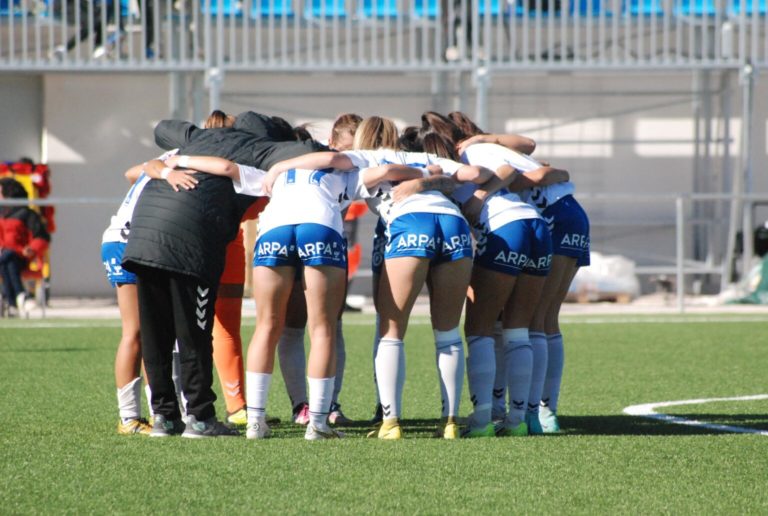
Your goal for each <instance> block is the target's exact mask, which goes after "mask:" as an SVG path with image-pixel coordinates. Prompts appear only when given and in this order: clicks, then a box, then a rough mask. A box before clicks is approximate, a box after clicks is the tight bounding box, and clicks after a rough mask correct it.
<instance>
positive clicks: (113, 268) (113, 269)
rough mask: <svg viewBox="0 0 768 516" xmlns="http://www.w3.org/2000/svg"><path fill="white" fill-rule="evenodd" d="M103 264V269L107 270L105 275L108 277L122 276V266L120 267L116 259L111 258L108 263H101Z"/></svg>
mask: <svg viewBox="0 0 768 516" xmlns="http://www.w3.org/2000/svg"><path fill="white" fill-rule="evenodd" d="M102 263H103V264H104V268H105V269H106V270H107V275H109V276H122V275H123V266H122V265H120V262H118V261H117V258H111V259H110V260H109V261H106V262H102Z"/></svg>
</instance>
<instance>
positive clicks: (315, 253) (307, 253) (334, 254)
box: [256, 241, 344, 260]
mask: <svg viewBox="0 0 768 516" xmlns="http://www.w3.org/2000/svg"><path fill="white" fill-rule="evenodd" d="M292 253H296V254H298V256H299V258H301V259H306V258H317V257H323V258H331V259H333V260H342V259H343V257H344V254H343V249H342V248H341V246H340V245H339V243H338V242H330V243H329V242H322V241H319V242H308V243H306V244H304V245H303V246H299V247H297V246H295V245H285V244H282V243H280V242H261V243H260V244H259V245H258V247H257V248H256V254H257V255H258V256H259V257H270V256H272V257H284V258H288V256H290V255H291V254H292Z"/></svg>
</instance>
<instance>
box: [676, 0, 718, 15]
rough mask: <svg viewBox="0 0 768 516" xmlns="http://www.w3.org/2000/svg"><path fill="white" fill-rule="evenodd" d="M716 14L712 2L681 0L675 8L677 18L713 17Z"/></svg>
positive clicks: (710, 0)
mask: <svg viewBox="0 0 768 516" xmlns="http://www.w3.org/2000/svg"><path fill="white" fill-rule="evenodd" d="M716 12H717V9H716V8H715V2H714V1H713V0H682V1H681V2H680V3H679V4H678V5H677V6H676V7H675V14H676V15H678V16H702V17H708V16H714V15H715V13H716Z"/></svg>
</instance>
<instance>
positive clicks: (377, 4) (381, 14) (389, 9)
mask: <svg viewBox="0 0 768 516" xmlns="http://www.w3.org/2000/svg"><path fill="white" fill-rule="evenodd" d="M399 13H400V9H398V8H397V0H362V1H361V2H359V6H358V9H357V15H358V16H360V17H361V18H394V17H396V16H398V14H399ZM400 15H401V16H402V15H403V14H400Z"/></svg>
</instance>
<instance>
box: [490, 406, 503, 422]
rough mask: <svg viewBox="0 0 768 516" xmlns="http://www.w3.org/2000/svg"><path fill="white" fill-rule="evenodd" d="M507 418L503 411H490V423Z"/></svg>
mask: <svg viewBox="0 0 768 516" xmlns="http://www.w3.org/2000/svg"><path fill="white" fill-rule="evenodd" d="M506 417H507V411H506V410H504V409H499V410H497V409H494V410H492V411H491V421H504V419H505V418H506Z"/></svg>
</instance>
